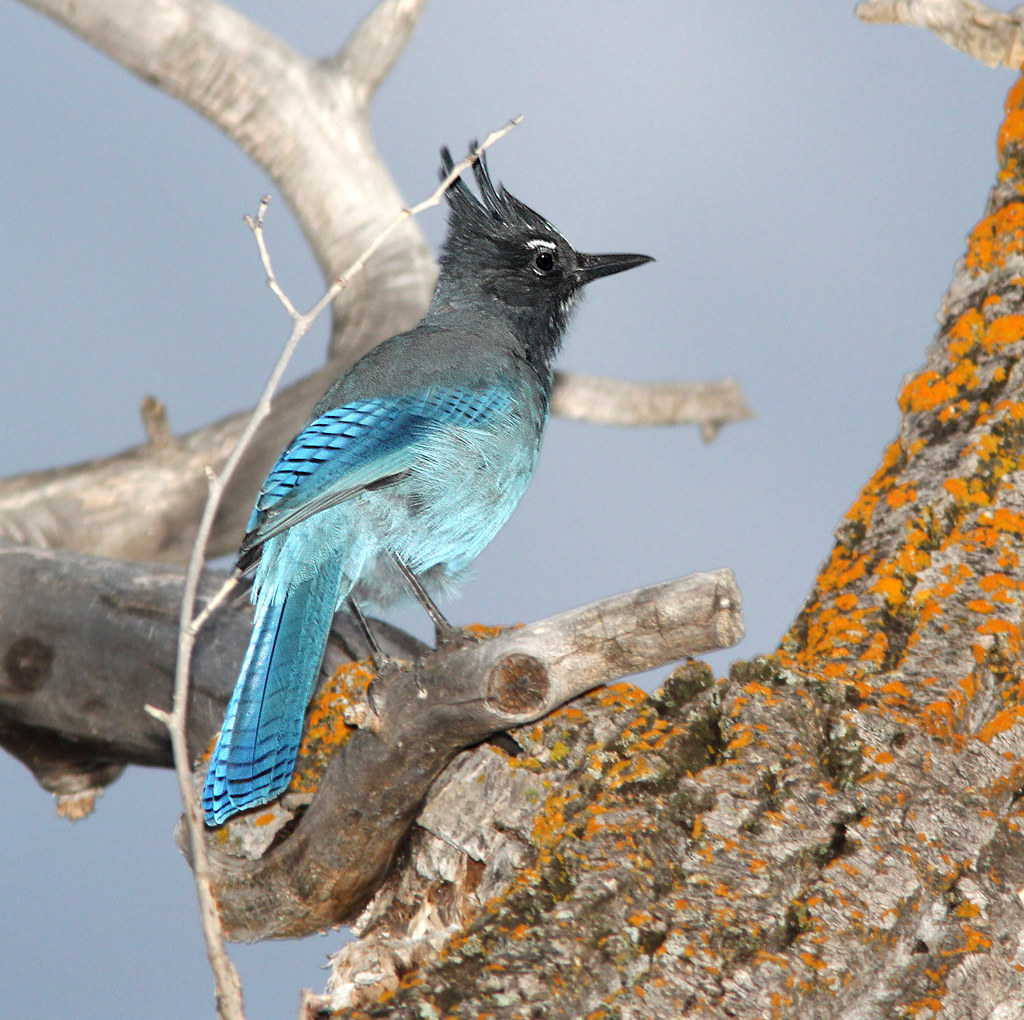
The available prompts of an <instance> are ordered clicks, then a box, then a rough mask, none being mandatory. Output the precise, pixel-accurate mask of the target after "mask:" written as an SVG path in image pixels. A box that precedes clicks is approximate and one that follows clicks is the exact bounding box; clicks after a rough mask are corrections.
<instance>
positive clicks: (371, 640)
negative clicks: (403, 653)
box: [345, 595, 422, 715]
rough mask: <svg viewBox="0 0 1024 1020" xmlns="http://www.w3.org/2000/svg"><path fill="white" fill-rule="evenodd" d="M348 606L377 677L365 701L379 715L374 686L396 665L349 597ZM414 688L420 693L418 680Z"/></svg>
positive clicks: (364, 616)
mask: <svg viewBox="0 0 1024 1020" xmlns="http://www.w3.org/2000/svg"><path fill="white" fill-rule="evenodd" d="M345 603H346V605H347V606H348V611H349V612H350V613H351V614H352V619H354V620H355V621H356V625H357V626H358V627H359V629H360V630H361V631H362V632H363V637H364V638H365V639H366V644H367V646H368V647H369V649H370V658H371V659H373V668H374V669H375V670H376V671H377V677H376V679H375V680H371V681H370V686H369V687H367V688H366V700H367V701H369V703H370V708H372V709H373V711H374V712H375V713H376V714H377V715H379V714H380V713H379V712H377V703H376V700H375V698H374V696H373V687H374V684H376V683H377V681H378V680H380V681H387V680H388V679H390V678H391V677H392V676H394V674H395V673H397V672H398V668H399V667H398V663H397V662H396V661H395V660H394V659H393V658H391V656H390V655H386V654H385V653H384V651H383V650H382V649H381V647H380V642H379V641H378V640H377V638H376V635H374V633H373V631H372V630H370V621H369V620H367V619H366V614H365V613H364V612H363V610H362V609H361V608H360V605H359V603H358V602H356V600H355V599H354V598H352V596H351V595H350V596H349V597H348V598H347V599H346V600H345ZM416 687H417V689H418V690H421V691H422V687H421V686H420V682H419V679H418V678H417V680H416Z"/></svg>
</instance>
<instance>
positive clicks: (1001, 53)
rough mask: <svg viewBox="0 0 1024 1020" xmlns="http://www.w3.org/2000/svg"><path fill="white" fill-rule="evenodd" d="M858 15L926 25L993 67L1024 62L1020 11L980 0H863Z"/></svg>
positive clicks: (882, 21) (872, 19) (1023, 24)
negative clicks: (1000, 7) (1008, 10)
mask: <svg viewBox="0 0 1024 1020" xmlns="http://www.w3.org/2000/svg"><path fill="white" fill-rule="evenodd" d="M857 17H858V18H860V20H861V21H866V22H869V23H872V24H876V25H880V24H897V23H898V24H902V25H911V26H914V27H916V28H926V29H928V30H929V31H930V32H934V33H935V34H936V35H937V36H938V37H939V38H940V39H942V40H943V42H946V43H948V44H949V45H950V46H952V47H954V48H955V49H958V50H963V52H964V53H967V54H969V55H970V56H972V57H974V59H975V60H980V61H981V62H982V63H983V64H988V66H989V67H998V66H999V65H1000V64H1005V65H1006V66H1007V67H1020V66H1021V64H1022V63H1024V22H1022V20H1021V17H1020V15H1019V14H1017V13H1016V12H1013V11H1011V12H1010V13H1004V12H1003V11H996V10H993V9H992V8H991V7H989V6H987V5H986V4H982V3H978V2H977V0H862V2H861V3H859V4H857Z"/></svg>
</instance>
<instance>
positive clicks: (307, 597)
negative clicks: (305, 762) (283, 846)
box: [203, 571, 338, 825]
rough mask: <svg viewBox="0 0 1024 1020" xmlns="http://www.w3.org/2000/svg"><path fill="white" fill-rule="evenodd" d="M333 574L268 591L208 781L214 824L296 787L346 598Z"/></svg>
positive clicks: (208, 810)
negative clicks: (307, 722)
mask: <svg viewBox="0 0 1024 1020" xmlns="http://www.w3.org/2000/svg"><path fill="white" fill-rule="evenodd" d="M325 572H327V571H323V572H321V574H320V576H317V575H314V576H313V577H312V578H309V579H304V580H302V581H299V582H293V583H292V584H290V585H288V586H287V587H286V588H285V590H284V591H283V592H281V591H274V592H269V591H264V592H263V593H261V596H260V599H259V603H258V605H257V609H256V620H255V623H254V626H253V638H252V641H251V642H250V644H249V650H248V652H247V653H246V656H245V662H244V663H243V665H242V671H241V675H240V677H239V680H238V683H237V684H236V686H235V691H234V694H232V696H231V701H230V703H229V704H228V710H227V714H226V715H225V717H224V725H223V727H222V728H221V733H220V738H219V739H218V740H217V746H216V748H215V749H214V752H213V756H212V757H211V759H210V769H209V772H208V773H207V775H206V785H205V787H204V789H203V811H204V812H205V814H206V822H207V824H208V825H220V824H221V823H222V822H224V821H226V820H227V819H228V818H230V817H231V816H232V815H234V814H236V813H237V812H239V811H244V810H246V809H248V808H253V807H256V806H258V805H260V804H266V803H267V802H268V801H270V800H273V799H274V798H275V797H277V796H279V795H280V794H281V793H283V792H284V791H285V790H286V789H287V788H288V784H289V782H290V781H291V776H292V772H293V770H294V768H295V756H296V754H297V753H298V748H299V740H300V738H301V736H302V723H303V718H304V716H305V711H306V705H307V703H308V702H309V699H310V697H311V696H312V694H313V689H314V687H315V686H316V680H317V677H318V675H319V673H320V661H321V659H322V658H323V653H324V645H325V643H326V641H327V634H328V631H329V630H330V626H331V619H332V617H333V615H334V608H335V604H336V600H337V597H338V584H337V578H336V577H335V580H334V583H333V585H332V584H331V583H329V581H328V579H327V578H325V577H323V573H325ZM331 573H334V572H333V571H331ZM325 582H327V583H325Z"/></svg>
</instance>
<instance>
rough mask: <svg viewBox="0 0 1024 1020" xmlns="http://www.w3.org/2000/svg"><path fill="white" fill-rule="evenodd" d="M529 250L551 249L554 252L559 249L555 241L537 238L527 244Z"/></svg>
mask: <svg viewBox="0 0 1024 1020" xmlns="http://www.w3.org/2000/svg"><path fill="white" fill-rule="evenodd" d="M526 247H527V248H550V249H551V250H552V251H554V250H555V248H557V247H558V245H557V244H555V242H554V241H545V240H544V239H543V238H541V237H535V238H534V239H533V240H532V241H527V242H526Z"/></svg>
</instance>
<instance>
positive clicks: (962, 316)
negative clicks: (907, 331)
mask: <svg viewBox="0 0 1024 1020" xmlns="http://www.w3.org/2000/svg"><path fill="white" fill-rule="evenodd" d="M999 147H1000V171H999V176H998V180H997V184H996V186H995V188H994V190H993V192H992V195H991V198H990V201H989V206H988V209H987V210H986V215H985V217H984V219H983V220H982V221H981V223H980V224H979V225H978V226H977V228H976V229H975V230H974V232H973V233H972V235H971V237H970V241H969V247H968V251H967V254H966V257H965V258H964V259H963V260H962V261H961V262H960V263H959V264H958V266H957V268H956V272H955V278H954V280H953V284H952V286H951V288H950V291H949V293H948V294H947V296H946V300H945V302H944V306H943V312H942V324H941V328H940V331H939V334H938V336H937V338H936V340H935V342H934V344H933V345H932V347H931V348H930V350H929V352H928V359H927V363H926V365H925V366H924V367H923V368H922V369H921V370H920V371H919V372H917V373H916V374H914V375H913V376H911V377H909V378H908V379H907V381H906V382H905V384H904V387H903V390H902V393H901V395H900V407H901V409H902V412H903V421H902V425H901V429H900V434H899V437H898V438H897V440H896V441H895V442H894V443H893V444H892V446H891V447H890V449H889V451H888V452H887V454H886V456H885V458H884V460H883V463H882V464H881V466H880V467H879V469H878V471H877V472H876V474H875V476H874V477H873V478H872V479H871V480H870V481H869V482H868V484H867V485H866V486H865V488H864V490H863V492H862V493H861V495H860V497H859V498H858V499H857V501H856V502H855V504H854V505H853V507H852V508H851V510H850V511H849V513H848V514H847V516H846V519H845V520H844V521H843V523H842V525H841V526H840V528H839V529H838V531H837V535H836V544H835V547H834V549H833V552H832V554H831V556H830V558H829V559H828V561H827V562H826V564H825V565H824V567H823V569H822V572H821V574H820V576H819V578H818V580H817V583H816V586H815V589H814V591H813V593H812V595H811V597H810V598H809V600H808V602H807V605H806V606H805V607H804V610H803V611H802V613H801V614H800V616H799V618H798V619H797V621H796V623H795V624H794V626H793V628H792V630H791V631H790V633H789V634H788V635H786V637H785V639H784V640H783V642H782V645H781V647H780V649H779V650H778V652H777V654H776V655H774V656H771V657H766V658H762V659H757V660H754V661H752V662H749V663H740V664H738V665H737V666H735V667H734V668H733V670H732V673H731V675H730V677H729V678H728V679H727V680H718V681H713V680H712V678H711V676H710V674H709V673H707V672H706V671H705V670H703V668H702V667H700V666H699V665H693V666H689V667H685V668H683V669H681V670H679V671H677V672H676V673H675V674H674V675H673V677H672V678H671V679H670V681H669V682H668V683H667V684H666V685H665V687H664V689H663V690H662V691H661V692H658V693H656V694H655V695H652V696H650V697H645V696H644V695H642V694H641V693H640V692H639V691H636V690H632V689H630V688H625V687H623V688H618V689H615V690H613V691H610V692H603V693H595V694H593V695H589V696H588V698H587V699H585V700H584V702H583V703H580V704H577V705H573V706H570V707H568V708H566V709H563V710H561V711H560V712H558V713H556V714H555V715H553V716H551V717H549V718H548V719H546V720H544V722H543V723H541V724H540V725H538V726H535V727H533V728H531V729H529V730H528V732H527V733H525V734H517V739H519V740H520V742H521V743H522V744H523V746H524V748H525V753H524V756H522V757H520V758H518V759H508V758H506V757H504V756H503V755H501V754H499V753H498V752H497V751H495V750H493V749H489V748H482V749H478V750H476V751H474V752H469V753H467V754H466V755H464V756H462V757H461V758H460V760H459V761H458V762H457V763H455V766H454V767H453V768H451V769H449V770H448V772H446V773H445V775H444V777H443V778H442V780H441V782H440V784H439V785H438V786H437V787H435V789H434V790H433V791H432V793H431V796H430V798H429V801H428V804H427V807H426V809H425V811H424V813H423V815H422V816H421V822H420V826H419V829H418V830H417V831H416V833H415V835H414V838H413V839H412V841H411V843H410V851H409V854H408V857H407V860H406V862H405V864H404V866H403V868H402V869H401V870H399V871H396V873H395V874H394V875H393V876H392V877H391V879H390V880H389V882H388V884H387V886H386V887H385V889H383V890H382V891H381V892H380V893H379V894H378V897H377V898H376V900H375V901H374V902H373V903H372V904H371V905H370V907H369V908H368V910H367V912H366V914H365V915H364V917H363V918H362V919H361V921H360V922H359V926H358V930H359V931H360V932H362V933H363V939H362V941H361V942H359V943H357V944H355V945H353V946H350V947H346V949H344V950H343V951H342V952H341V953H340V954H339V955H338V957H336V959H335V963H334V973H333V976H332V980H331V985H330V988H329V993H330V994H329V995H328V996H327V997H326V998H325V999H324V1000H323V1003H322V1006H323V1009H324V1011H325V1012H329V1011H330V1010H331V1009H333V1010H335V1011H336V1015H339V1016H346V1017H368V1016H375V1017H383V1016H387V1017H391V1018H394V1017H410V1018H411V1017H421V1016H424V1015H430V1016H445V1017H476V1016H481V1015H487V1016H493V1017H521V1016H528V1017H551V1016H566V1017H592V1018H600V1017H650V1016H671V1017H684V1016H693V1017H698V1016H699V1017H702V1018H710V1017H715V1018H718V1017H721V1018H723V1020H724V1018H726V1017H730V1018H736V1017H749V1018H755V1017H780V1018H781V1017H801V1018H808V1020H811V1018H815V1020H818V1018H822V1017H845V1018H854V1017H856V1018H864V1020H868V1018H871V1020H874V1018H878V1020H882V1018H892V1017H900V1018H903V1017H905V1018H910V1017H914V1018H928V1017H937V1016H940V1015H941V1016H948V1017H957V1018H968V1020H972V1018H981V1017H986V1018H988V1017H1017V1016H1021V1015H1024V908H1022V896H1024V835H1022V831H1021V823H1022V820H1024V809H1022V807H1021V800H1020V794H1021V791H1022V789H1024V771H1022V766H1021V755H1022V752H1024V726H1022V725H1021V723H1022V720H1024V668H1022V664H1021V650H1022V647H1024V645H1022V629H1021V628H1022V623H1024V598H1022V592H1024V564H1022V562H1021V555H1022V554H1021V539H1022V536H1024V485H1022V483H1024V474H1022V469H1024V401H1022V399H1021V394H1022V393H1024V366H1022V365H1021V360H1020V359H1021V355H1022V353H1024V212H1022V211H1024V83H1020V84H1018V85H1017V86H1016V87H1015V88H1014V89H1013V91H1012V92H1011V94H1010V97H1009V100H1008V103H1007V116H1006V120H1005V122H1004V125H1003V127H1002V129H1001V132H1000V138H999ZM581 709H582V710H583V711H581Z"/></svg>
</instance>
